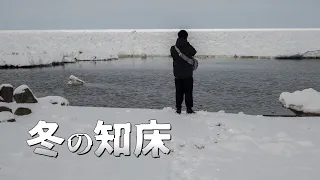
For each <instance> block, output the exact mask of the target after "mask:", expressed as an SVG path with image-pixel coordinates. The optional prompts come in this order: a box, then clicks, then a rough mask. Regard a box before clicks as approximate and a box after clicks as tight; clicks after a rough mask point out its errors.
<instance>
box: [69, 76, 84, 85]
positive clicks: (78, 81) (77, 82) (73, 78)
mask: <svg viewBox="0 0 320 180" xmlns="http://www.w3.org/2000/svg"><path fill="white" fill-rule="evenodd" d="M68 84H71V85H82V84H84V81H82V80H81V79H79V78H78V77H76V76H74V75H71V76H70V77H69V82H68Z"/></svg>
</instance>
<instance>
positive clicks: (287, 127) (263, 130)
mask: <svg viewBox="0 0 320 180" xmlns="http://www.w3.org/2000/svg"><path fill="white" fill-rule="evenodd" d="M12 106H18V105H17V104H13V105H12ZM24 106H28V107H29V108H31V109H32V112H33V113H32V114H30V115H27V116H22V117H16V120H17V121H16V122H14V123H7V122H3V123H0V142H1V148H0V179H4V180H6V179H8V180H9V179H10V180H21V179H26V178H27V179H32V180H43V179H46V180H56V179H68V180H71V179H77V180H87V179H92V178H94V179H117V180H127V179H139V180H150V179H157V180H168V179H170V180H185V179H191V180H235V179H237V180H257V179H259V180H270V179H281V180H301V179H308V180H318V179H319V177H320V171H319V170H318V167H319V166H320V154H319V150H320V149H319V147H320V141H319V136H320V131H319V130H318V127H319V126H320V119H319V118H311V117H309V118H269V117H262V116H249V115H245V114H243V113H239V115H237V114H227V113H224V111H220V112H219V113H209V112H205V111H198V112H197V114H195V115H186V114H185V112H183V114H181V115H177V114H175V112H174V110H173V109H172V108H164V109H163V110H151V109H119V108H92V107H68V106H56V105H51V104H49V103H41V102H40V103H39V104H32V105H31V104H29V105H24ZM150 119H156V120H157V123H170V124H171V131H160V133H170V134H171V141H164V143H165V145H166V147H168V148H169V149H170V150H171V152H170V153H169V154H168V155H166V154H163V153H162V152H161V151H160V154H159V155H160V158H152V156H151V152H150V153H149V154H147V155H146V156H144V155H141V156H140V157H139V158H137V157H136V156H135V154H134V151H135V147H136V140H137V139H136V133H137V129H136V126H135V125H139V124H142V123H149V120H150ZM40 120H42V121H46V122H47V123H57V124H58V126H59V127H58V129H57V131H56V133H55V134H54V136H56V137H59V138H63V139H64V140H65V142H64V143H63V144H62V145H59V144H56V143H53V144H54V147H53V149H52V150H54V151H57V152H58V157H57V158H52V157H48V156H42V155H38V154H35V153H33V151H34V150H35V148H36V147H40V148H43V147H42V146H41V145H36V146H32V147H29V146H28V144H27V140H30V139H33V138H32V137H31V135H30V134H29V131H30V130H31V129H33V128H34V127H35V126H36V125H37V123H38V122H39V121H40ZM98 120H101V121H104V124H105V125H108V124H111V125H113V124H125V123H131V135H130V137H131V148H130V152H131V156H121V157H115V156H114V155H113V154H111V155H110V154H109V153H108V152H107V151H105V152H104V154H103V155H102V156H101V157H97V156H96V154H95V152H96V150H97V149H98V147H99V145H100V143H101V142H100V141H97V140H96V139H95V136H97V134H96V133H95V132H94V131H95V128H96V125H97V122H98ZM105 130H106V129H105ZM96 132H99V131H96ZM103 132H105V131H103ZM75 133H86V134H88V136H90V137H91V139H92V141H93V146H92V148H91V151H89V152H88V153H87V154H85V155H77V153H78V152H81V151H82V150H84V149H85V147H86V146H85V145H86V144H87V143H86V141H87V140H86V139H83V142H82V145H81V143H80V145H81V146H80V149H79V150H78V151H76V152H75V153H72V152H71V151H70V150H69V149H68V141H67V140H68V138H69V137H71V136H72V135H73V134H75ZM36 137H37V136H35V137H34V138H36ZM105 137H106V138H108V136H105ZM100 138H101V136H100ZM122 141H123V140H122ZM49 142H50V141H49ZM110 144H111V146H113V143H112V141H111V142H110ZM146 145H147V144H144V147H145V146H146ZM73 151H74V149H73Z"/></svg>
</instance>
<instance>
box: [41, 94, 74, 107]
mask: <svg viewBox="0 0 320 180" xmlns="http://www.w3.org/2000/svg"><path fill="white" fill-rule="evenodd" d="M37 99H38V101H39V102H40V103H46V104H48V103H50V104H58V105H61V106H68V105H69V101H68V100H67V99H65V98H63V97H60V96H46V97H42V98H37Z"/></svg>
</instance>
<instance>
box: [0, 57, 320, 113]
mask: <svg viewBox="0 0 320 180" xmlns="http://www.w3.org/2000/svg"><path fill="white" fill-rule="evenodd" d="M71 74H72V75H75V76H77V77H79V78H81V79H82V80H84V81H85V82H86V84H85V85H83V86H70V85H68V84H67V82H68V77H69V76H70V75H71ZM194 81H195V82H194V104H195V107H194V108H195V110H205V111H211V112H216V111H219V110H225V111H226V112H231V113H238V112H240V111H242V112H244V113H246V114H273V113H275V114H292V113H291V112H290V111H288V110H286V109H284V108H282V107H281V104H280V103H279V101H278V98H279V95H280V93H281V92H284V91H290V92H292V91H295V90H302V89H305V88H314V89H316V90H317V91H319V90H320V61H317V60H303V61H289V60H282V61H281V60H239V59H237V60H233V59H219V60H216V59H215V60H200V61H199V69H198V70H197V71H196V72H195V74H194ZM0 83H1V84H2V83H8V84H12V85H14V86H15V87H17V86H18V85H21V84H26V85H28V86H29V87H30V88H31V90H32V91H33V92H34V93H35V95H36V96H37V97H43V96H49V95H58V96H63V97H65V98H67V99H68V100H69V101H70V104H71V105H73V106H96V107H97V106H99V107H100V106H103V107H123V108H155V109H162V108H164V107H174V106H175V99H174V97H175V91H174V78H173V73H172V60H171V59H169V58H155V59H147V60H141V59H125V60H116V61H110V62H97V63H93V62H86V63H77V64H68V65H65V66H61V67H52V68H35V69H14V70H12V69H10V70H0Z"/></svg>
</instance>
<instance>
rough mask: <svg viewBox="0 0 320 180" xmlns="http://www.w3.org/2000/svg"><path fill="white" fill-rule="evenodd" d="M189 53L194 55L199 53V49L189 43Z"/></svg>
mask: <svg viewBox="0 0 320 180" xmlns="http://www.w3.org/2000/svg"><path fill="white" fill-rule="evenodd" d="M189 53H190V55H191V56H192V57H193V56H195V55H196V54H197V50H196V49H195V48H194V47H193V46H192V45H191V44H190V43H189Z"/></svg>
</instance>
